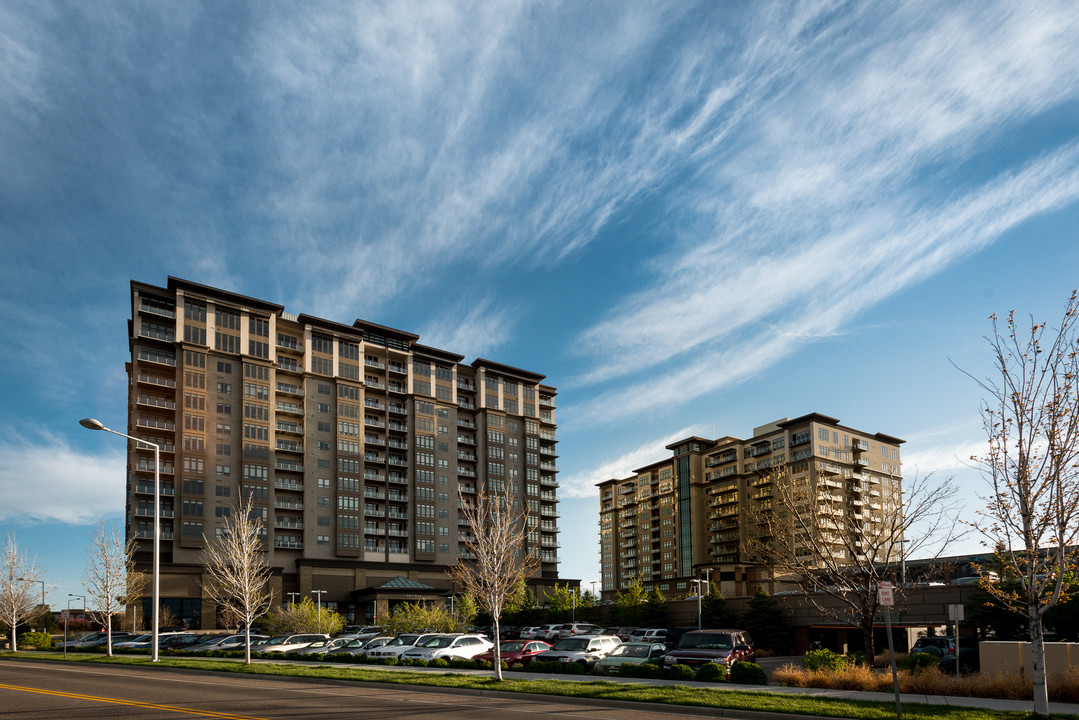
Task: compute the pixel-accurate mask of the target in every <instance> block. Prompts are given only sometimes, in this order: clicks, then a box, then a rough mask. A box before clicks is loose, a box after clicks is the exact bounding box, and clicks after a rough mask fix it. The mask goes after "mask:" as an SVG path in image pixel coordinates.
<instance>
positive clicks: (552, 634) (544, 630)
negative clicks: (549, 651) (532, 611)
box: [536, 623, 562, 641]
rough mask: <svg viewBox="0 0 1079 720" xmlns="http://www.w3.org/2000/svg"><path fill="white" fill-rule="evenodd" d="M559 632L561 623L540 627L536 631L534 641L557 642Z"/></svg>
mask: <svg viewBox="0 0 1079 720" xmlns="http://www.w3.org/2000/svg"><path fill="white" fill-rule="evenodd" d="M560 632H562V623H552V624H550V625H540V628H539V630H537V631H536V640H548V641H551V640H557V639H558V633H560Z"/></svg>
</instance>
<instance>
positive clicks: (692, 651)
mask: <svg viewBox="0 0 1079 720" xmlns="http://www.w3.org/2000/svg"><path fill="white" fill-rule="evenodd" d="M739 661H746V662H756V661H757V651H756V649H755V648H754V647H753V640H752V638H750V636H749V633H747V632H746V631H744V630H691V631H690V632H687V633H685V634H684V635H682V637H681V639H680V640H679V641H678V647H676V648H675V649H674V650H671V651H669V652H668V653H667V654H666V656H664V658H663V665H664V666H665V667H670V666H672V665H678V664H681V665H688V666H690V667H694V668H695V667H700V666H701V665H704V664H705V663H710V662H711V663H724V664H725V665H726V666H727V667H730V666H732V665H734V664H735V663H736V662H739Z"/></svg>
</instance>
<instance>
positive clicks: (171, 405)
mask: <svg viewBox="0 0 1079 720" xmlns="http://www.w3.org/2000/svg"><path fill="white" fill-rule="evenodd" d="M136 402H137V403H138V404H139V405H146V406H149V407H157V408H165V409H166V410H175V409H176V402H175V401H174V400H170V399H169V398H163V397H155V396H153V395H139V399H138V400H137V401H136Z"/></svg>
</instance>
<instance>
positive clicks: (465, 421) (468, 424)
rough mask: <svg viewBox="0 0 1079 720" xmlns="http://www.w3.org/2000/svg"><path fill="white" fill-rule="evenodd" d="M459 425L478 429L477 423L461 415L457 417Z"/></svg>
mask: <svg viewBox="0 0 1079 720" xmlns="http://www.w3.org/2000/svg"><path fill="white" fill-rule="evenodd" d="M457 427H460V428H468V429H470V430H475V429H476V423H474V422H472V421H471V420H469V419H468V418H461V417H459V418H457Z"/></svg>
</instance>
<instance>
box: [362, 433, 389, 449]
mask: <svg viewBox="0 0 1079 720" xmlns="http://www.w3.org/2000/svg"><path fill="white" fill-rule="evenodd" d="M363 442H364V444H365V445H378V446H385V445H386V441H385V440H383V439H382V438H380V437H379V436H378V435H364V436H363Z"/></svg>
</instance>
